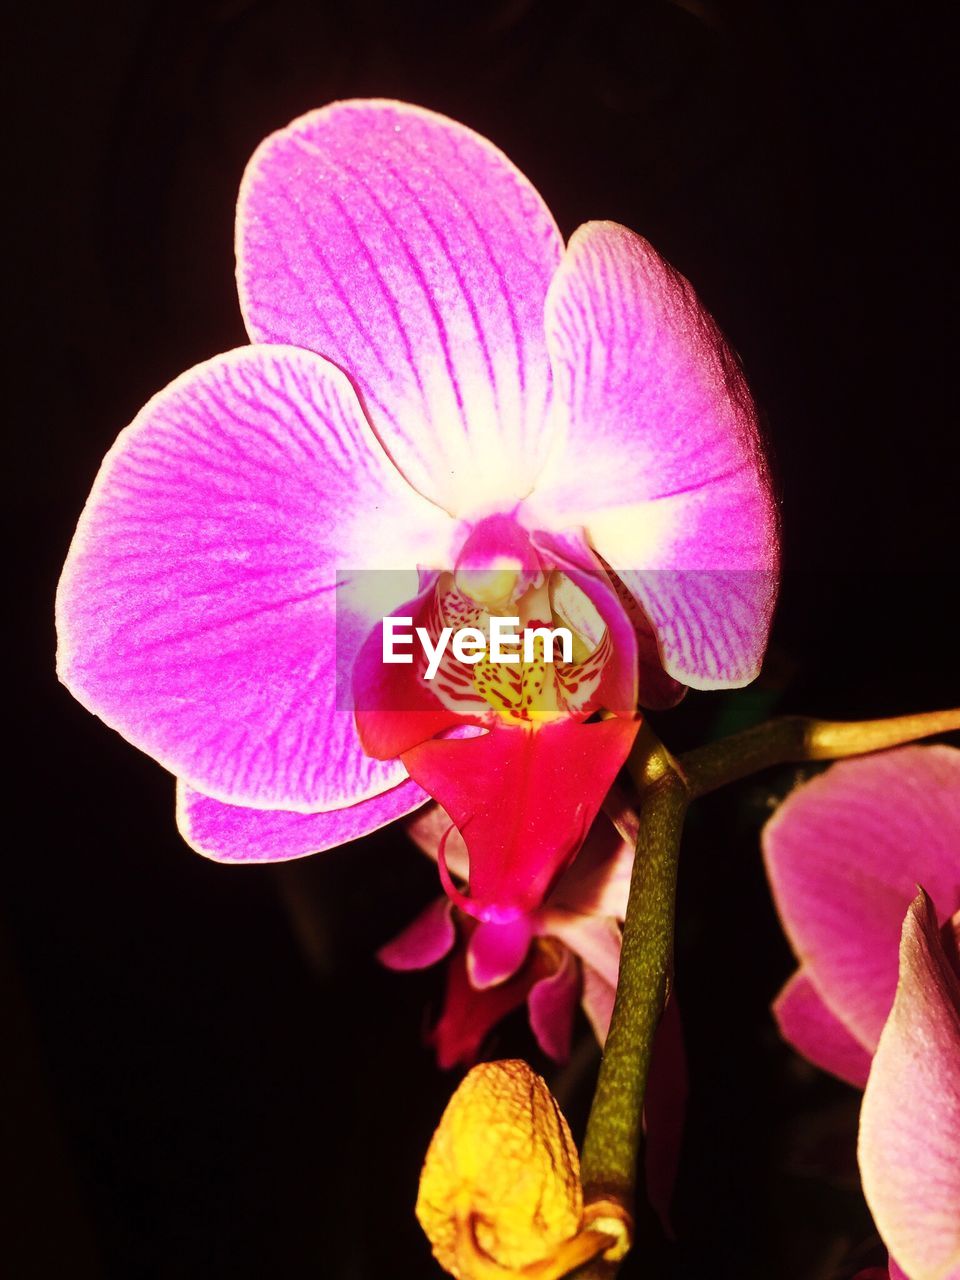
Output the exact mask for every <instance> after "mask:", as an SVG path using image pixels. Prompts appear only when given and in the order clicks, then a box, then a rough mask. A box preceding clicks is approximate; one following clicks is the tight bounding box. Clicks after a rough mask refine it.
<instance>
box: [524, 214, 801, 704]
mask: <svg viewBox="0 0 960 1280" xmlns="http://www.w3.org/2000/svg"><path fill="white" fill-rule="evenodd" d="M546 324H547V335H548V344H549V348H550V354H551V359H552V363H553V370H554V377H555V380H556V387H557V401H558V407H557V420H558V428H559V429H561V430H564V431H565V436H564V439H563V441H562V442H561V443H558V444H557V446H555V448H554V450H553V451H552V453H551V456H550V460H549V462H548V464H547V467H546V468H545V470H544V472H543V474H542V475H541V476H540V478H539V480H538V482H537V489H536V491H535V493H534V494H533V495H532V497H531V498H530V500H529V502H530V506H531V508H532V512H531V515H530V517H529V521H530V523H531V524H540V525H542V526H543V527H546V528H551V529H565V528H572V527H578V526H580V527H583V528H584V529H585V530H586V532H587V535H588V537H589V539H590V543H591V545H592V546H593V547H594V548H595V550H596V551H597V553H598V554H599V555H601V556H602V557H603V558H604V560H605V561H606V562H607V563H608V564H609V565H611V566H612V567H613V569H614V570H615V571H616V572H617V574H618V575H619V576H620V577H621V578H622V579H623V581H624V582H625V583H626V585H627V587H628V588H629V589H630V591H631V592H632V593H633V595H634V596H635V597H636V599H637V600H638V601H639V602H640V603H641V604H642V606H643V608H644V610H645V612H646V615H647V617H648V618H649V620H650V623H651V624H652V626H653V629H654V631H655V632H656V634H657V638H658V641H659V645H660V653H661V657H662V661H663V666H664V667H665V669H666V671H667V672H668V673H669V675H671V676H673V677H674V678H675V679H677V680H679V681H682V682H683V683H684V684H687V685H692V686H694V687H695V688H715V687H721V686H728V685H740V684H745V683H747V682H748V681H750V680H752V679H753V678H754V677H755V676H756V674H757V671H758V670H759V666H760V661H761V658H762V656H763V652H764V649H765V646H766V640H767V633H768V630H769V624H770V618H771V614H772V610H773V604H774V600H775V596H776V585H777V578H778V572H779V540H778V529H777V518H776V511H775V507H774V502H773V498H772V495H771V486H770V481H769V477H768V474H767V468H766V464H765V461H764V457H763V452H762V448H761V443H760V432H759V428H758V423H757V414H756V410H755V409H754V406H753V404H752V401H751V399H750V395H749V392H748V391H747V388H746V384H745V382H744V379H743V376H742V374H741V372H740V369H739V366H738V364H737V361H736V359H735V357H734V356H733V355H732V353H731V352H730V351H729V349H728V348H727V346H726V344H725V343H724V341H723V338H722V336H721V335H720V333H719V331H718V329H717V327H716V325H715V324H714V322H713V321H712V320H711V319H710V317H709V316H708V315H707V313H706V312H705V311H704V309H703V307H702V306H701V305H700V303H699V302H698V300H697V298H696V296H695V295H694V292H693V290H692V288H691V287H690V285H689V284H688V283H687V281H686V280H684V279H683V277H682V276H680V275H679V274H678V273H677V272H676V271H674V270H673V269H672V268H671V267H670V266H668V265H667V264H666V263H665V262H664V261H663V259H662V258H660V257H659V255H658V254H657V253H656V252H655V251H654V249H653V248H651V246H650V245H649V244H648V243H647V242H646V241H645V240H643V239H642V238H641V237H640V236H637V235H635V234H634V233H633V232H632V231H629V230H627V228H626V227H621V226H618V225H617V224H616V223H612V222H590V223H587V224H586V225H585V226H582V227H580V228H579V229H578V230H577V231H576V232H575V233H574V235H573V236H572V238H571V240H570V243H569V246H568V248H567V253H566V256H565V257H564V260H563V263H562V265H561V266H560V269H559V270H558V271H557V274H556V276H555V277H554V280H553V283H552V284H551V287H550V293H549V296H548V300H547V310H546Z"/></svg>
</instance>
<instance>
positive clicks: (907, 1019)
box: [857, 891, 960, 1280]
mask: <svg viewBox="0 0 960 1280" xmlns="http://www.w3.org/2000/svg"><path fill="white" fill-rule="evenodd" d="M857 1154H858V1159H859V1162H860V1176H861V1180H862V1182H863V1192H864V1195H865V1196H866V1200H867V1204H868V1205H869V1206H870V1211H871V1213H872V1214H873V1217H874V1221H875V1222H876V1224H877V1230H878V1231H879V1232H880V1235H881V1238H882V1239H883V1242H884V1244H885V1245H886V1246H887V1248H888V1249H889V1250H890V1252H891V1254H894V1255H895V1256H896V1258H897V1261H898V1263H899V1264H900V1266H901V1267H902V1268H903V1270H904V1271H905V1272H906V1274H907V1275H908V1276H909V1277H910V1280H957V1277H958V1276H960V1158H958V1156H960V977H958V974H957V973H956V972H955V971H954V969H953V967H952V964H951V962H950V960H949V959H948V958H947V955H946V953H945V951H944V947H943V942H942V940H941V937H940V932H939V930H938V928H937V919H936V915H935V913H934V910H933V905H932V903H931V902H930V899H929V898H928V897H927V895H926V894H925V893H923V892H922V891H921V893H920V894H919V896H918V897H917V898H916V899H915V901H914V902H912V903H911V905H910V907H909V910H908V911H907V915H906V919H905V920H904V923H903V936H902V939H901V943H900V978H899V982H898V985H897V992H896V999H895V1000H894V1003H893V1008H892V1010H891V1012H890V1017H889V1018H888V1020H887V1023H886V1025H885V1026H884V1028H883V1032H882V1034H881V1036H880V1042H879V1044H878V1045H877V1051H876V1054H875V1055H874V1059H873V1067H872V1069H871V1071H870V1079H869V1080H868V1081H867V1087H866V1091H865V1092H864V1095H863V1106H862V1108H861V1111H860V1141H859V1147H858V1152H857Z"/></svg>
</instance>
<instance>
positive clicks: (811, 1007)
mask: <svg viewBox="0 0 960 1280" xmlns="http://www.w3.org/2000/svg"><path fill="white" fill-rule="evenodd" d="M773 1014H774V1017H775V1018H776V1020H777V1025H778V1026H779V1028H780V1034H781V1035H782V1036H783V1038H784V1039H785V1040H788V1041H789V1042H790V1044H792V1045H793V1047H794V1049H796V1050H797V1052H798V1053H802V1054H803V1056H804V1057H805V1058H807V1059H809V1061H810V1062H812V1063H814V1064H815V1065H816V1066H818V1067H820V1068H822V1069H823V1070H824V1071H829V1072H831V1074H833V1075H835V1076H839V1077H840V1079H841V1080H846V1082H847V1083H848V1084H852V1085H853V1086H854V1088H856V1089H862V1088H863V1086H864V1085H865V1084H866V1082H867V1076H868V1075H869V1074H870V1053H869V1052H868V1050H866V1049H865V1048H864V1047H863V1045H862V1044H861V1043H860V1041H859V1040H857V1039H856V1038H855V1037H854V1036H852V1035H851V1034H850V1032H849V1031H848V1030H847V1029H846V1027H845V1026H844V1025H843V1023H842V1022H840V1021H839V1019H838V1018H837V1017H836V1016H835V1015H834V1014H833V1013H831V1012H830V1010H829V1009H828V1008H827V1006H826V1005H825V1004H824V1002H823V1000H822V999H821V998H820V996H819V995H818V994H817V989H816V987H815V986H814V985H813V983H812V982H811V981H810V979H809V977H808V976H807V975H806V973H804V971H803V970H802V969H799V970H798V971H797V972H796V973H795V974H794V975H793V977H792V978H791V979H790V980H789V981H788V982H787V984H786V986H785V987H784V988H783V990H782V991H781V992H780V994H779V995H778V996H777V998H776V1000H775V1001H774V1002H773Z"/></svg>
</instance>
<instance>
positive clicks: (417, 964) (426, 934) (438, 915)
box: [377, 898, 457, 970]
mask: <svg viewBox="0 0 960 1280" xmlns="http://www.w3.org/2000/svg"><path fill="white" fill-rule="evenodd" d="M456 940H457V931H456V929H455V927H454V924H453V903H452V902H450V901H449V900H448V899H447V898H437V899H436V901H435V902H431V903H430V905H429V906H428V907H425V908H424V910H423V911H421V912H420V914H419V915H418V916H417V918H416V919H415V920H413V921H411V923H410V924H408V925H407V927H406V928H405V929H404V930H403V931H402V932H400V933H398V934H397V936H396V937H395V938H394V939H393V940H392V941H391V942H388V943H387V944H386V946H383V947H381V948H380V950H379V951H378V952H377V959H378V960H379V961H380V963H381V964H385V965H386V966H387V968H388V969H400V970H407V969H427V968H429V966H430V965H432V964H436V963H437V961H438V960H442V959H443V957H444V956H445V955H447V954H448V953H449V951H450V950H451V948H452V947H453V944H454V943H455V942H456Z"/></svg>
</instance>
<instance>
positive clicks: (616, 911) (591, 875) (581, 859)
mask: <svg viewBox="0 0 960 1280" xmlns="http://www.w3.org/2000/svg"><path fill="white" fill-rule="evenodd" d="M634 848H635V844H633V843H628V842H627V841H626V840H624V839H623V837H622V836H621V835H620V834H619V833H618V832H617V831H616V830H615V828H614V827H613V825H612V824H611V823H610V822H608V821H605V820H604V819H603V818H598V820H597V821H596V822H595V823H594V824H593V826H592V827H591V828H590V834H589V835H588V836H587V838H586V840H585V841H584V845H583V848H582V849H581V850H580V852H579V853H578V854H577V856H576V858H575V859H574V860H573V862H572V863H571V864H570V866H569V867H568V868H567V870H566V871H565V872H564V873H563V875H562V876H561V877H560V879H559V880H558V882H557V887H556V888H555V889H554V891H553V893H552V894H551V895H550V905H551V907H557V908H561V909H565V910H568V911H573V912H576V913H577V914H578V915H584V916H610V917H611V918H612V919H614V920H623V919H624V917H625V916H626V913H627V898H628V896H629V893H630V874H631V872H632V870H633V856H634ZM448 863H449V858H448Z"/></svg>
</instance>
